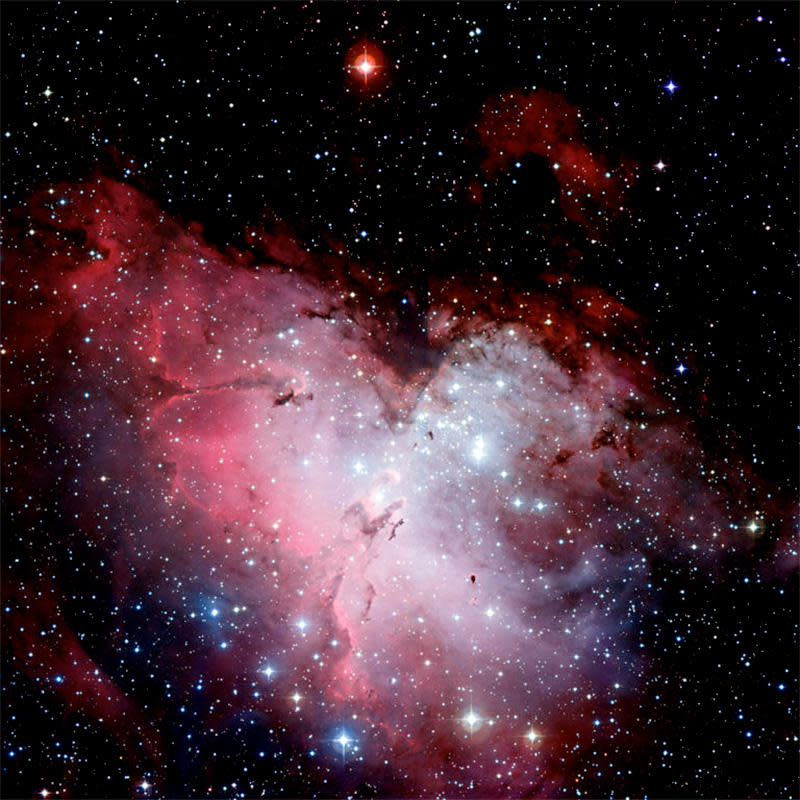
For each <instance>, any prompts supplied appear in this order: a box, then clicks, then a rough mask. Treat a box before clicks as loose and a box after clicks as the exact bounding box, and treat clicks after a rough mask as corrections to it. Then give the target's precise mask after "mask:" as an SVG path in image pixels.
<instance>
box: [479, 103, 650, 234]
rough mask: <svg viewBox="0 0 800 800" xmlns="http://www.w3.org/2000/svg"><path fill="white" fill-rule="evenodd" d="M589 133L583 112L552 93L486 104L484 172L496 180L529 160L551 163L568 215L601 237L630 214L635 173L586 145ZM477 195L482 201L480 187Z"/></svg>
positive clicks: (482, 127) (483, 115) (481, 128)
mask: <svg viewBox="0 0 800 800" xmlns="http://www.w3.org/2000/svg"><path fill="white" fill-rule="evenodd" d="M583 127H584V126H583V115H582V112H581V111H580V109H578V108H577V107H576V106H574V105H572V104H570V103H569V102H568V101H567V100H566V98H565V97H564V96H563V95H560V94H556V93H555V92H550V91H548V90H546V89H538V90H534V91H529V92H526V91H523V90H520V89H517V90H514V91H510V92H506V93H505V94H503V95H500V96H499V97H495V98H493V99H491V100H489V101H487V102H486V103H485V104H484V106H483V109H482V111H481V115H480V118H479V120H478V122H477V131H478V135H479V136H480V140H481V143H482V144H483V146H484V147H485V148H486V151H487V155H486V158H485V159H484V160H483V163H482V167H483V169H484V171H485V172H486V173H487V175H488V176H489V177H494V176H495V175H496V174H497V173H498V172H500V171H503V170H506V169H508V167H509V166H510V165H511V164H512V162H515V161H517V160H518V159H521V158H523V157H524V156H526V155H529V154H533V155H537V156H541V157H543V158H545V159H547V163H548V165H549V166H550V168H551V169H552V170H553V172H554V174H555V177H556V179H557V181H558V185H559V188H560V204H561V209H562V211H563V212H564V215H565V216H566V217H567V219H569V220H571V221H573V222H577V223H580V224H581V225H583V226H584V227H585V228H586V229H587V230H588V231H589V233H590V234H598V233H599V232H600V231H602V229H603V227H604V222H605V219H606V218H608V217H615V216H616V215H617V214H619V212H620V211H622V210H624V203H625V198H624V195H625V191H626V190H627V189H628V187H629V186H630V185H631V183H632V181H633V177H634V167H633V164H632V163H631V162H630V161H628V160H627V159H626V158H619V159H618V160H617V163H612V159H611V158H610V157H609V154H607V153H602V152H598V148H597V147H593V146H591V145H590V144H589V143H588V142H587V141H586V139H585V134H584V131H583ZM473 195H474V197H475V199H477V200H478V201H480V199H481V197H482V191H481V188H480V187H479V186H478V185H476V186H475V187H474V189H473Z"/></svg>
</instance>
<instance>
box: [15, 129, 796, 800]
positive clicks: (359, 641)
mask: <svg viewBox="0 0 800 800" xmlns="http://www.w3.org/2000/svg"><path fill="white" fill-rule="evenodd" d="M554 146H555V147H556V150H557V151H558V153H557V155H554V156H552V157H557V158H559V159H562V160H564V162H565V164H566V162H567V161H568V159H566V158H565V156H564V154H563V153H561V152H560V150H559V147H560V145H557V144H554ZM527 147H528V145H527V144H523V145H520V151H521V149H525V148H527ZM597 169H598V170H602V169H604V167H603V166H599V167H597ZM596 171H597V170H595V167H594V166H592V167H591V169H589V170H588V172H586V175H588V176H589V178H591V176H592V175H593V174H594V172H596ZM565 174H569V175H571V177H570V178H569V180H574V179H576V178H575V175H573V174H572V173H571V172H569V173H568V171H567V168H566V167H565ZM589 178H587V180H589ZM592 181H594V178H591V181H590V182H592ZM564 185H566V184H564ZM605 197H609V195H608V194H606V195H605ZM609 202H611V201H610V199H609ZM613 202H614V203H616V200H613ZM571 207H572V206H570V205H569V204H566V206H565V212H566V213H567V215H568V216H569V213H570V212H569V211H568V209H569V208H571ZM13 225H15V226H16V229H15V230H16V239H17V241H18V242H19V246H18V247H15V248H14V249H13V251H11V252H10V253H9V256H10V257H9V263H8V265H7V267H6V271H5V275H6V282H7V285H8V288H7V289H6V309H7V319H6V322H5V325H4V328H5V331H4V334H5V341H4V355H5V358H6V380H5V385H6V389H5V401H6V406H7V408H10V409H11V412H12V414H13V413H14V412H15V410H19V409H21V408H28V409H30V408H31V407H35V408H36V409H38V410H39V411H40V412H41V416H42V419H46V420H47V423H46V424H47V436H48V440H49V441H50V442H51V444H50V446H51V447H53V448H55V450H56V456H57V457H55V458H52V457H49V458H48V460H47V461H45V458H44V456H43V455H42V454H39V455H38V456H37V457H31V455H30V454H20V453H19V452H17V451H16V450H15V449H14V446H13V441H12V442H11V445H10V447H11V450H10V452H11V457H12V459H13V460H14V461H15V463H21V460H22V459H23V458H27V459H28V467H27V468H28V469H29V470H31V474H30V475H29V479H28V483H31V482H38V483H39V485H41V486H42V487H48V486H49V487H53V486H59V487H61V492H62V498H63V499H62V502H63V503H64V504H65V508H66V513H65V518H68V519H69V520H70V524H71V525H72V526H73V528H74V531H75V532H77V535H78V536H79V537H80V538H82V539H83V540H84V541H85V543H86V544H88V545H89V546H91V547H93V548H96V549H97V550H99V552H101V553H102V554H103V560H102V563H103V564H104V569H105V570H106V571H107V573H106V574H104V575H103V576H102V581H103V583H105V584H107V585H108V587H109V591H110V593H111V601H110V603H111V607H112V609H113V610H114V612H113V613H112V615H111V617H110V618H109V622H108V631H107V632H106V633H107V637H103V636H100V637H99V638H97V639H96V640H94V642H93V643H92V645H91V647H89V646H88V645H84V644H82V640H81V639H79V637H78V636H76V634H75V632H74V631H73V630H72V629H71V628H70V624H69V623H68V622H67V621H66V620H65V619H64V618H63V616H61V615H60V613H59V610H58V596H59V592H60V591H61V592H63V591H64V587H59V586H57V585H54V582H53V581H52V580H50V579H49V578H48V576H47V573H46V571H41V570H40V571H39V573H38V574H39V578H38V579H37V580H36V581H31V580H23V579H17V578H15V577H14V567H13V565H11V568H10V569H9V570H7V587H8V590H7V595H6V596H7V598H8V597H9V596H10V597H11V598H12V599H13V600H14V602H13V603H11V605H13V606H14V607H15V608H16V609H18V611H16V612H15V613H14V619H13V622H12V623H11V625H10V627H11V628H16V627H18V628H20V630H22V628H25V630H24V631H23V632H20V633H17V634H14V635H13V636H11V637H10V644H11V647H12V650H13V662H14V664H15V665H16V667H17V668H19V669H21V670H22V671H23V672H25V674H27V675H28V676H29V677H30V678H31V679H32V680H41V681H45V682H50V684H51V685H52V686H53V691H54V692H56V693H62V694H63V695H64V697H69V701H68V702H66V701H65V702H66V707H67V710H68V711H69V710H70V709H72V710H74V709H75V708H76V707H80V711H81V713H83V714H87V715H89V716H90V717H91V718H93V719H94V720H96V721H97V722H98V724H100V725H103V726H106V729H107V730H108V732H109V734H110V735H112V736H115V737H117V738H118V739H119V741H120V742H121V744H122V745H123V746H124V747H125V752H126V754H127V758H128V759H129V760H130V762H131V763H132V764H133V765H134V768H135V769H137V770H139V773H138V774H140V775H141V774H147V775H151V776H153V779H154V780H156V781H157V780H159V779H162V780H163V778H164V771H165V768H164V766H163V765H164V763H165V761H166V762H173V763H176V762H179V761H181V759H182V758H184V757H185V758H188V756H181V755H180V754H181V753H182V752H183V751H182V750H181V748H183V747H189V749H190V750H191V746H190V745H187V743H186V742H185V741H179V740H178V739H177V738H175V739H172V738H171V734H170V731H173V732H174V730H175V725H177V724H178V723H177V722H176V721H175V720H176V719H178V720H179V719H180V718H181V715H182V714H183V713H184V712H185V709H186V705H187V703H188V702H189V701H187V699H186V698H195V699H194V700H192V701H191V702H193V706H192V708H193V712H192V713H193V715H194V724H202V726H203V727H204V728H205V729H206V730H210V731H212V732H213V731H225V730H228V729H230V728H231V727H237V726H238V727H239V729H241V728H242V727H247V726H248V725H251V726H252V725H253V724H257V725H258V726H261V727H263V729H264V730H265V731H267V730H268V731H269V734H268V733H266V732H265V733H264V738H265V740H267V739H270V736H271V735H272V734H273V733H274V731H279V732H280V735H281V741H282V745H281V752H282V753H283V754H284V755H283V756H282V757H284V758H290V757H291V759H292V760H293V761H296V762H297V764H298V765H299V766H298V773H297V784H296V791H297V792H298V793H302V792H304V791H305V792H311V791H312V789H313V790H315V791H316V790H319V788H320V783H319V780H320V778H319V775H318V774H317V775H316V777H314V776H315V773H314V772H313V769H312V767H311V766H310V765H311V764H318V763H319V762H320V761H322V762H324V763H325V770H327V772H326V774H328V775H329V776H331V777H330V779H331V781H332V782H333V783H332V785H334V784H335V786H336V787H339V788H341V787H349V788H350V789H351V790H352V789H353V788H354V787H356V786H357V785H364V784H366V785H369V786H376V787H380V790H381V791H384V792H386V791H389V792H392V793H404V792H410V793H412V794H414V793H415V794H424V795H426V796H433V795H435V794H439V793H445V792H446V793H450V794H452V793H453V791H455V793H456V794H457V795H464V796H469V795H479V796H491V795H499V794H506V795H507V794H511V795H514V796H539V795H540V796H549V795H550V794H551V793H552V792H554V791H556V790H557V789H559V788H562V787H564V786H569V784H570V781H571V779H572V775H573V774H574V773H575V771H576V770H577V769H578V768H579V767H580V765H581V764H582V763H583V761H585V759H586V758H587V757H588V756H587V753H589V752H591V751H592V749H593V748H597V747H598V746H600V747H602V746H603V742H611V741H616V742H617V743H619V742H620V741H622V742H626V743H627V744H625V745H623V746H625V747H629V748H634V747H635V743H636V741H637V736H638V732H637V730H636V725H635V724H634V722H633V720H634V718H635V708H636V705H637V702H638V699H637V698H638V693H639V692H640V691H642V690H643V686H644V685H645V683H646V681H647V676H648V672H649V669H650V667H649V664H648V658H647V654H646V653H645V652H644V651H643V650H642V645H641V643H640V636H641V627H642V624H643V622H642V621H643V619H645V618H646V617H647V616H648V615H651V614H653V613H657V609H658V591H659V589H658V586H657V585H656V582H655V581H654V577H653V569H654V563H655V562H657V561H664V560H666V561H672V560H681V561H688V562H691V563H692V564H693V565H695V566H696V569H697V570H698V571H700V572H702V573H703V574H708V575H712V574H713V572H714V570H715V569H716V565H717V564H718V563H719V560H720V559H721V558H722V557H723V555H724V554H725V553H726V552H729V551H731V550H736V549H742V548H750V547H752V546H753V542H754V536H753V533H752V531H749V530H747V529H746V528H745V527H744V524H743V521H744V520H746V519H753V518H754V514H757V513H761V512H758V509H763V508H764V496H765V492H764V491H763V487H762V486H761V484H759V482H758V480H757V479H756V478H755V477H754V476H753V475H752V474H751V472H750V470H749V468H748V467H747V465H746V464H744V463H743V462H739V461H737V460H736V458H735V456H731V455H730V454H729V453H726V454H724V457H721V456H719V455H718V454H716V453H708V452H705V451H704V449H703V448H702V447H701V445H700V443H699V441H698V439H697V437H696V436H695V434H694V432H693V428H692V424H691V422H690V420H689V418H688V415H687V414H686V413H685V412H683V411H682V410H681V409H679V408H677V407H675V404H674V403H673V402H671V401H669V400H667V399H666V398H664V397H662V396H660V394H659V386H660V383H659V381H660V377H659V375H658V374H657V372H656V370H655V369H654V368H653V367H652V366H651V365H650V363H649V359H648V357H647V355H646V353H645V350H644V348H643V345H642V341H643V340H642V332H641V327H642V320H640V319H639V318H638V317H637V315H636V314H635V313H634V312H633V311H632V310H630V309H628V308H626V307H625V306H624V305H622V304H621V303H620V302H619V301H617V300H615V299H614V298H612V297H610V296H609V295H607V294H605V293H604V292H603V291H601V290H599V289H596V288H592V287H586V286H581V285H578V284H575V283H574V282H573V281H572V280H571V279H570V278H569V277H568V276H563V275H557V274H547V275H545V276H544V278H543V281H542V283H541V287H540V289H539V290H537V291H532V290H527V291H521V290H515V289H513V288H510V287H508V286H504V285H502V282H501V281H498V280H497V279H493V277H492V276H491V275H489V274H487V275H484V276H483V277H482V278H480V279H477V280H474V279H473V280H471V279H468V278H465V277H464V276H454V277H453V278H451V279H441V278H434V277H431V278H430V280H429V283H428V286H427V289H426V290H425V292H424V296H423V294H422V293H420V292H417V293H415V292H411V291H407V290H404V289H403V287H401V286H392V285H390V283H389V282H388V281H386V280H385V279H384V278H383V277H373V274H374V273H373V271H371V270H369V269H367V268H366V267H365V266H363V265H358V264H356V263H353V262H351V261H350V260H348V259H346V258H345V257H344V256H343V255H342V254H341V253H340V252H339V251H337V250H336V249H334V250H332V251H331V252H330V253H327V254H325V253H315V252H311V251H308V250H305V249H304V248H303V247H302V245H301V243H300V242H299V240H298V239H297V238H296V237H294V236H292V235H291V232H290V231H288V230H286V229H282V230H275V231H272V232H267V231H266V230H264V229H260V230H256V229H253V230H251V231H249V233H248V237H247V238H248V242H249V244H250V245H251V246H250V248H249V249H240V250H232V249H229V250H225V251H221V250H220V249H218V248H217V247H215V246H213V245H212V244H210V243H208V242H207V241H206V240H205V239H204V235H203V232H202V229H201V228H200V226H198V225H196V224H184V223H182V222H181V221H179V220H178V219H176V218H173V217H171V216H170V215H168V214H167V213H165V212H164V211H162V210H161V209H160V208H159V207H158V206H157V204H156V203H155V202H154V201H152V200H150V199H149V198H148V197H147V196H146V195H145V194H143V193H142V192H141V191H140V190H138V189H135V188H133V187H132V186H131V185H128V184H125V183H121V182H118V181H116V180H114V179H111V178H107V177H103V176H99V177H97V178H96V179H93V180H91V181H88V182H85V183H81V184H69V185H59V186H55V187H51V188H50V189H48V190H43V191H42V192H40V193H38V194H36V195H35V196H33V197H32V198H31V200H30V202H29V203H28V204H27V205H26V207H25V208H24V209H21V210H20V211H19V212H17V214H16V216H14V218H13ZM34 372H35V373H36V374H37V375H38V377H37V378H35V379H31V375H32V374H34ZM12 440H13V436H12ZM53 465H55V466H53ZM44 490H45V491H46V489H44ZM52 536H53V537H54V540H57V539H58V537H59V531H58V530H54V531H53V532H52ZM767 560H768V561H769V562H770V563H771V564H773V565H775V564H779V563H784V564H785V563H789V562H791V555H790V554H789V544H788V539H784V540H781V541H780V542H779V544H778V545H776V549H775V551H774V552H773V553H772V554H771V556H770V558H769V559H767ZM775 568H777V567H775ZM9 575H10V577H9ZM22 609H25V610H24V611H23V610H22ZM137 610H141V614H142V615H144V616H143V617H142V620H141V621H140V622H138V623H135V624H134V623H129V624H130V630H131V632H130V634H129V635H127V636H126V635H125V633H124V625H123V624H122V623H120V622H119V621H118V620H116V619H115V618H114V614H119V615H123V614H124V615H125V616H126V617H130V616H131V615H133V616H134V617H135V616H136V611H137ZM51 625H52V626H53V629H54V630H55V631H56V635H55V636H49V637H46V638H43V637H42V636H40V632H41V631H43V630H45V629H47V628H49V627H50V626H51ZM89 651H91V652H89ZM120 653H127V654H128V655H127V658H128V659H133V660H134V661H135V660H136V659H139V660H141V659H142V658H144V656H145V655H147V657H148V659H150V660H151V661H149V662H148V663H157V664H158V665H159V669H161V670H162V672H161V673H160V674H161V675H162V676H166V677H164V679H163V680H162V681H161V682H160V683H159V684H158V685H159V686H160V694H156V695H155V696H154V695H152V694H149V695H148V697H147V699H146V700H145V699H144V698H143V697H142V696H141V695H140V696H135V695H136V692H135V690H133V691H123V689H122V688H120V687H119V686H117V685H115V681H116V680H118V679H121V677H122V676H121V674H120V673H122V672H126V671H127V670H129V669H130V667H128V666H125V667H123V666H122V665H121V662H120V660H119V658H115V656H118V655H119V654H120ZM122 660H123V661H124V660H125V659H122ZM153 669H154V670H156V671H158V669H157V668H156V667H153ZM126 674H127V673H126ZM151 677H152V674H151ZM126 685H127V683H126ZM76 688H77V689H78V691H76ZM129 694H133V695H134V696H128V695H129ZM179 698H180V699H179ZM179 707H180V709H179ZM145 709H146V710H145ZM254 721H257V722H254ZM259 729H260V728H259ZM274 735H275V736H277V734H274ZM287 743H288V744H287ZM616 746H620V745H619V744H617V745H616ZM274 747H277V745H274ZM287 748H288V751H289V752H290V753H291V752H294V753H295V754H296V756H290V755H287V754H286V753H287ZM353 763H355V764H357V765H358V771H357V774H356V773H354V772H352V771H348V770H347V769H346V767H347V766H348V765H349V764H353ZM478 764H480V765H481V766H480V767H479V768H478V767H477V765H478ZM186 769H190V770H200V774H201V776H205V778H207V780H208V781H209V783H210V782H211V781H212V780H213V766H211V765H210V764H209V763H204V764H200V763H199V762H191V766H190V767H186ZM203 770H206V772H205V773H204V772H203ZM421 787H424V788H421ZM453 787H455V789H454V788H453Z"/></svg>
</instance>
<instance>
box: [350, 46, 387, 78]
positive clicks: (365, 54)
mask: <svg viewBox="0 0 800 800" xmlns="http://www.w3.org/2000/svg"><path fill="white" fill-rule="evenodd" d="M345 64H346V65H347V71H348V72H349V73H350V75H351V76H352V77H353V78H355V79H357V80H358V82H359V83H361V84H363V87H364V88H366V87H367V85H368V84H370V83H372V82H373V81H374V80H375V79H376V78H377V77H378V74H379V72H380V71H381V70H382V69H383V53H381V51H380V49H379V48H378V47H377V45H375V44H373V43H372V42H361V43H359V44H356V45H353V47H351V48H350V50H349V51H348V53H347V59H346V61H345Z"/></svg>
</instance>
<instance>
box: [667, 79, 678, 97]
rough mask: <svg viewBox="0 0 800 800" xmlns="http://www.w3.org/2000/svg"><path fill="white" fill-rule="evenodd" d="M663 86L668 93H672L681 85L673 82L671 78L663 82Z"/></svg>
mask: <svg viewBox="0 0 800 800" xmlns="http://www.w3.org/2000/svg"><path fill="white" fill-rule="evenodd" d="M664 88H665V89H666V90H667V91H668V92H669V93H670V94H674V93H675V90H676V89H680V88H681V87H680V86H678V85H677V84H675V83H673V81H672V78H670V79H669V83H665V84H664Z"/></svg>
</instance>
